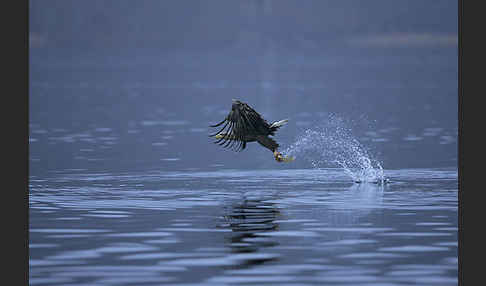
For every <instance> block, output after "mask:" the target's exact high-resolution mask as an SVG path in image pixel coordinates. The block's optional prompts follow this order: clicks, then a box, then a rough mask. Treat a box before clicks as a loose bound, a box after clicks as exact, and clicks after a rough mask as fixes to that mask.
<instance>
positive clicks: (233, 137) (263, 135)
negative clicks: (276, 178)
mask: <svg viewBox="0 0 486 286" xmlns="http://www.w3.org/2000/svg"><path fill="white" fill-rule="evenodd" d="M287 122H288V120H287V119H284V120H280V121H275V122H273V123H272V124H269V123H268V122H267V121H266V120H265V119H263V117H262V116H261V115H260V114H258V112H256V111H255V110H254V109H253V108H251V107H250V106H249V105H248V104H246V103H244V102H241V101H239V100H235V99H233V104H232V106H231V111H230V113H229V114H228V115H227V116H226V118H225V119H224V120H223V121H221V122H219V123H218V124H215V125H210V127H218V126H220V125H222V124H223V123H224V126H223V128H221V129H220V130H219V131H218V132H216V133H214V134H211V135H210V136H211V137H214V138H216V139H218V140H216V141H215V142H214V143H216V144H219V145H221V146H223V147H225V148H231V149H233V150H234V151H241V150H243V149H245V147H246V143H248V142H255V141H257V142H258V143H260V144H261V145H262V146H264V147H266V148H268V149H270V151H272V152H273V156H274V157H275V160H277V162H289V161H292V160H293V158H287V157H283V156H282V154H281V153H280V152H278V151H277V149H278V147H279V145H278V143H277V142H276V141H275V140H274V139H272V138H270V137H269V136H274V135H275V132H276V131H277V130H278V129H279V128H280V127H281V126H282V125H284V124H285V123H287Z"/></svg>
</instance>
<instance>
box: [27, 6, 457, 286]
mask: <svg viewBox="0 0 486 286" xmlns="http://www.w3.org/2000/svg"><path fill="white" fill-rule="evenodd" d="M304 2H305V3H304ZM29 3H30V11H29V17H30V21H29V26H30V30H29V40H30V41H29V44H30V56H29V283H30V285H72V286H73V285H78V286H79V285H162V284H163V285H238V284H245V285H288V286H290V285H374V286H383V285H388V286H391V285H457V284H458V281H457V276H458V265H457V263H458V256H457V245H458V240H457V232H458V224H457V221H458V219H457V211H458V200H457V194H458V178H457V176H458V173H457V132H458V129H457V118H458V117H457V101H458V99H457V62H458V61H457V27H456V26H457V25H456V23H457V13H456V11H457V3H456V2H455V1H426V2H423V1H395V2H393V3H392V2H390V1H382V0H376V1H367V5H363V4H362V1H278V2H277V1H242V2H238V4H236V3H231V2H228V1H219V0H218V1H210V2H206V1H199V2H197V1H194V3H193V4H192V5H190V6H185V5H183V4H180V3H182V2H180V1H148V0H147V1H143V3H144V5H139V4H138V2H132V1H116V2H110V1H57V0H50V1H30V2H29ZM297 16H298V17H297ZM233 98H235V99H240V100H242V101H244V102H247V103H248V104H250V106H252V107H253V108H254V109H255V110H257V111H258V112H260V113H261V114H262V115H263V117H264V118H265V119H266V120H268V121H275V120H281V119H289V123H288V124H287V125H286V126H284V127H282V128H281V129H280V130H279V131H278V132H277V134H276V136H275V138H276V140H277V142H278V143H279V144H280V145H281V147H280V150H281V151H283V152H284V153H286V154H289V155H292V156H295V157H296V160H295V161H293V162H291V163H278V162H276V161H275V160H274V159H273V156H272V153H271V152H269V151H268V150H266V149H264V148H262V147H261V146H259V145H258V144H257V143H250V144H248V145H247V149H245V150H244V151H243V152H240V153H234V152H232V151H229V150H226V149H223V148H221V147H220V146H218V145H215V144H213V143H212V141H213V140H212V139H211V138H209V137H208V134H209V133H211V132H212V131H214V130H210V128H209V127H208V126H209V125H211V124H214V123H217V122H219V121H221V120H222V119H223V118H224V116H226V114H227V113H228V111H229V109H230V106H231V99H233ZM385 178H386V179H387V180H389V183H388V184H384V185H380V184H373V183H368V182H366V181H377V180H380V179H385ZM354 181H365V182H364V183H361V184H357V183H354Z"/></svg>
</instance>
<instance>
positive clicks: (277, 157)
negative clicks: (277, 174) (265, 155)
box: [273, 151, 284, 162]
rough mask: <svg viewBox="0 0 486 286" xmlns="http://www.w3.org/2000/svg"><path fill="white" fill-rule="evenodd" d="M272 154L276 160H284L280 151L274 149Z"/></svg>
mask: <svg viewBox="0 0 486 286" xmlns="http://www.w3.org/2000/svg"><path fill="white" fill-rule="evenodd" d="M273 154H274V156H275V160H276V161H277V162H282V161H283V160H284V158H283V156H282V153H280V152H277V151H275V152H274V153H273Z"/></svg>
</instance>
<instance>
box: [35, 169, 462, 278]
mask: <svg viewBox="0 0 486 286" xmlns="http://www.w3.org/2000/svg"><path fill="white" fill-rule="evenodd" d="M386 176H387V177H388V178H389V179H390V180H391V182H390V183H389V184H387V185H385V186H379V185H375V184H354V183H352V182H350V179H349V177H348V176H346V175H345V174H344V173H343V172H342V170H339V169H321V170H309V169H294V170H261V171H236V170H222V171H208V172H170V171H169V172H155V171H153V172H131V173H90V172H83V171H76V172H73V171H66V172H60V173H58V174H52V175H51V176H49V177H47V178H36V177H33V178H32V179H31V182H30V184H31V186H30V187H31V192H30V199H29V201H30V259H29V263H30V283H31V285H41V284H42V285H145V284H147V285H160V284H162V283H167V284H178V285H179V283H180V284H181V285H236V284H246V285H247V283H253V284H256V285H262V284H265V285H267V284H269V285H270V284H272V285H312V284H314V285H409V284H414V285H457V231H458V229H457V172H456V170H454V169H403V170H390V171H387V172H386Z"/></svg>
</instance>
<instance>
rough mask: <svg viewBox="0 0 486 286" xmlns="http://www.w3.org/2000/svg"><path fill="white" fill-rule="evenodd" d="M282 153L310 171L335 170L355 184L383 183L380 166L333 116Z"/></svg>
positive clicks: (300, 137) (307, 132) (344, 125)
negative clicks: (307, 163) (306, 163)
mask: <svg viewBox="0 0 486 286" xmlns="http://www.w3.org/2000/svg"><path fill="white" fill-rule="evenodd" d="M283 153H284V154H285V155H286V156H294V157H296V158H297V157H301V158H303V159H305V160H308V161H310V162H311V164H312V166H313V167H314V168H323V167H336V166H339V167H341V168H343V169H344V172H345V173H346V174H347V175H348V176H350V177H351V178H352V179H353V180H354V181H356V182H374V183H383V182H385V177H384V172H383V168H382V166H381V164H380V162H379V161H378V160H376V159H374V158H373V157H371V156H370V154H369V152H368V151H367V150H366V148H365V147H364V146H363V145H362V144H361V143H360V142H359V141H358V140H356V138H354V137H353V135H352V134H351V129H350V128H348V127H347V124H345V122H344V121H343V120H342V119H341V118H339V117H337V116H334V115H331V116H329V118H328V120H327V121H326V122H325V123H324V124H320V125H319V127H315V128H310V129H307V130H305V131H304V133H303V134H302V135H301V136H299V138H298V139H297V141H296V142H294V143H293V144H292V145H290V146H289V147H288V148H287V149H286V150H284V151H283Z"/></svg>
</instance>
